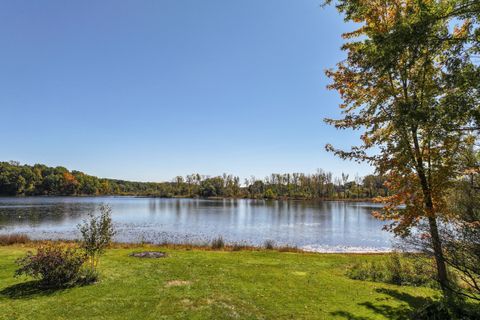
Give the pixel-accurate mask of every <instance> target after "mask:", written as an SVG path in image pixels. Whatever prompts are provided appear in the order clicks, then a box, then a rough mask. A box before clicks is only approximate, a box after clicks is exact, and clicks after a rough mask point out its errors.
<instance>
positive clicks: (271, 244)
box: [263, 240, 275, 250]
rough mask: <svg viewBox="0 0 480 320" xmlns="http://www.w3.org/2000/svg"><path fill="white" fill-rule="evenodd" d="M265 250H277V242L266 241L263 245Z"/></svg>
mask: <svg viewBox="0 0 480 320" xmlns="http://www.w3.org/2000/svg"><path fill="white" fill-rule="evenodd" d="M263 246H264V247H265V249H267V250H273V249H274V248H275V241H273V240H265V243H264V244H263Z"/></svg>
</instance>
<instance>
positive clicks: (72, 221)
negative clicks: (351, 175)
mask: <svg viewBox="0 0 480 320" xmlns="http://www.w3.org/2000/svg"><path fill="white" fill-rule="evenodd" d="M103 203H104V204H108V205H110V206H111V207H112V210H113V212H112V218H113V221H114V223H115V226H116V228H117V230H118V235H117V237H116V240H117V241H124V242H139V241H151V242H154V243H160V242H162V241H170V242H194V243H203V242H206V241H210V240H211V239H212V238H215V237H218V236H222V237H223V238H224V239H225V241H226V242H229V243H233V242H241V243H246V244H253V245H262V244H263V243H264V242H265V240H273V241H274V242H275V243H276V244H278V245H292V246H298V247H301V248H303V249H306V250H312V251H332V252H347V251H348V252H355V251H388V250H390V248H391V247H392V239H393V237H392V235H391V234H390V233H388V232H386V231H382V226H383V225H384V222H382V221H379V220H377V219H375V218H373V217H372V216H371V215H370V213H371V211H372V210H374V209H375V208H376V207H378V206H377V205H376V204H373V203H368V202H355V203H352V202H342V201H325V202H301V201H264V200H245V199H241V200H230V199H228V200H201V199H158V198H135V197H25V198H0V234H8V233H16V232H19V233H25V234H28V235H29V236H30V237H31V238H35V239H58V238H62V239H73V238H76V237H78V236H79V234H78V232H77V230H76V226H77V224H78V223H80V222H81V221H82V220H83V219H84V218H85V217H86V215H87V214H88V213H89V212H91V211H97V210H98V209H99V206H100V205H101V204H103Z"/></svg>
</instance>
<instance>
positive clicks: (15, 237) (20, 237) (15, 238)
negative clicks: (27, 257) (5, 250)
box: [0, 233, 30, 246]
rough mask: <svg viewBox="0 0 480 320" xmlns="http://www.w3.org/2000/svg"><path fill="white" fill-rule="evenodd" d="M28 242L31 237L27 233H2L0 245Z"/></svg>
mask: <svg viewBox="0 0 480 320" xmlns="http://www.w3.org/2000/svg"><path fill="white" fill-rule="evenodd" d="M27 242H30V238H29V237H28V236H27V235H26V234H20V233H12V234H3V235H0V246H10V245H13V244H24V243H27Z"/></svg>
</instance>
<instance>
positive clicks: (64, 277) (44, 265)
mask: <svg viewBox="0 0 480 320" xmlns="http://www.w3.org/2000/svg"><path fill="white" fill-rule="evenodd" d="M85 260H86V257H85V254H82V253H79V252H78V251H77V250H76V249H73V248H64V247H62V246H58V245H47V246H43V247H40V248H38V249H37V253H36V254H33V253H32V252H28V253H27V255H26V256H25V257H23V258H20V259H18V260H17V261H16V263H17V265H18V266H19V268H18V269H17V270H16V271H15V276H17V277H18V276H21V275H26V276H31V277H33V278H34V279H38V280H40V282H41V284H42V285H44V286H46V287H64V286H69V285H73V284H75V283H76V282H77V281H78V279H79V278H80V276H81V270H82V266H83V264H84V262H85Z"/></svg>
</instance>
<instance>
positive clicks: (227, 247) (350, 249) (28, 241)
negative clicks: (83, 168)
mask: <svg viewBox="0 0 480 320" xmlns="http://www.w3.org/2000/svg"><path fill="white" fill-rule="evenodd" d="M9 238H10V239H11V240H10V241H9ZM2 240H3V241H2ZM78 243H79V241H78V240H75V239H62V238H58V239H32V238H30V237H29V236H28V235H25V234H1V233H0V247H6V246H15V245H20V246H25V247H38V246H41V245H45V244H58V245H76V244H78ZM140 247H141V248H170V249H183V250H203V251H224V252H235V251H278V252H295V253H307V254H346V255H364V254H388V253H391V252H394V251H396V250H395V248H393V247H392V248H386V247H379V248H373V247H361V246H340V245H339V246H327V245H306V246H300V247H297V246H292V245H272V246H271V247H269V248H266V247H265V245H263V246H260V245H252V244H248V243H225V244H224V245H223V246H222V247H220V248H214V247H212V244H211V243H188V242H186V243H174V242H162V243H152V242H113V243H112V244H111V246H110V248H112V249H115V248H140Z"/></svg>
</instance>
